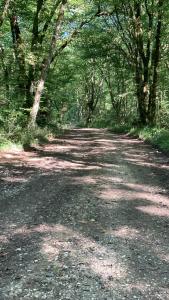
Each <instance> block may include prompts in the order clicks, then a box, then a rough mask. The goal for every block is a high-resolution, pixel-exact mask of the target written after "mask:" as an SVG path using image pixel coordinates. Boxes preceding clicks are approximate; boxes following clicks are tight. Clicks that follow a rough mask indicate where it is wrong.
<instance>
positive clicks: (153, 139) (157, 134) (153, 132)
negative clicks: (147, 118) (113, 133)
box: [129, 127, 169, 152]
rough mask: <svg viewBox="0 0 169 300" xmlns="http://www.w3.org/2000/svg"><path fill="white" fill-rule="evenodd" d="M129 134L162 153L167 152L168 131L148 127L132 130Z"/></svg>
mask: <svg viewBox="0 0 169 300" xmlns="http://www.w3.org/2000/svg"><path fill="white" fill-rule="evenodd" d="M129 134H130V135H132V136H136V137H139V138H140V139H142V140H144V141H147V142H149V143H151V144H152V145H154V146H156V147H157V148H158V149H160V150H162V151H167V152H169V130H166V129H164V128H149V127H144V128H132V129H131V130H130V131H129Z"/></svg>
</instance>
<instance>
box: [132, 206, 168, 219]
mask: <svg viewBox="0 0 169 300" xmlns="http://www.w3.org/2000/svg"><path fill="white" fill-rule="evenodd" d="M136 209H137V210H139V211H141V212H143V213H146V214H149V215H151V216H159V217H169V209H168V208H163V207H159V206H154V205H148V206H137V207H136Z"/></svg>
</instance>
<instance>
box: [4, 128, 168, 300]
mask: <svg viewBox="0 0 169 300" xmlns="http://www.w3.org/2000/svg"><path fill="white" fill-rule="evenodd" d="M0 160H1V165H0V174H1V181H0V190H1V193H0V225H1V227H0V300H13V299H16V300H20V299H26V300H31V299H39V300H42V299H48V300H61V299H64V300H66V299H70V300H92V299H93V300H111V299H113V300H123V299H128V300H131V299H148V300H150V299H152V300H156V299H163V300H165V299H169V158H167V157H166V156H165V155H163V154H161V153H159V152H157V151H156V150H155V149H152V148H151V146H149V145H145V144H144V143H143V142H141V141H138V140H135V139H131V138H130V137H127V136H123V135H115V134H111V133H109V132H107V131H106V130H97V129H96V130H95V129H91V130H90V129H79V130H71V131H70V132H67V133H66V134H65V135H64V136H63V137H60V138H58V139H55V140H52V141H51V142H50V143H49V144H47V145H45V146H43V147H39V149H38V150H37V151H34V152H24V151H23V152H22V151H20V152H14V151H13V152H8V153H7V152H1V153H0Z"/></svg>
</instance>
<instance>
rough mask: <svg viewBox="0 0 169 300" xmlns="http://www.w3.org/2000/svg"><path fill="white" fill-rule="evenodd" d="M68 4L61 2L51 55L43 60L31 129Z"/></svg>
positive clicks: (63, 0) (52, 40) (32, 112)
mask: <svg viewBox="0 0 169 300" xmlns="http://www.w3.org/2000/svg"><path fill="white" fill-rule="evenodd" d="M66 3H67V0H62V2H61V5H60V9H59V13H58V17H57V20H56V23H55V28H54V32H53V36H52V39H51V44H50V49H49V53H48V56H47V57H46V58H45V59H44V60H43V63H42V68H41V76H40V80H39V82H38V85H37V88H36V92H35V97H34V102H33V106H32V109H31V112H30V121H29V127H32V128H33V127H35V125H36V118H37V114H38V111H39V108H40V100H41V95H42V93H43V90H44V85H45V80H46V75H47V72H48V70H49V67H50V64H51V62H52V58H53V54H54V51H55V48H56V42H57V40H58V38H59V33H60V26H61V23H62V21H63V18H64V9H65V5H66Z"/></svg>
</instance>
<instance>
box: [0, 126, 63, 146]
mask: <svg viewBox="0 0 169 300" xmlns="http://www.w3.org/2000/svg"><path fill="white" fill-rule="evenodd" d="M56 134H57V133H56ZM56 134H55V135H56ZM55 135H54V134H52V133H51V131H50V130H48V129H47V128H43V129H41V128H39V127H37V128H35V129H34V130H31V131H29V130H27V129H22V130H20V131H19V130H18V131H17V132H13V133H12V134H11V133H10V134H9V133H7V132H4V131H3V132H0V150H1V151H7V150H22V149H25V148H26V147H32V146H33V147H36V146H39V145H40V146H41V145H43V144H46V143H48V141H49V138H51V137H54V136H55Z"/></svg>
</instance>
